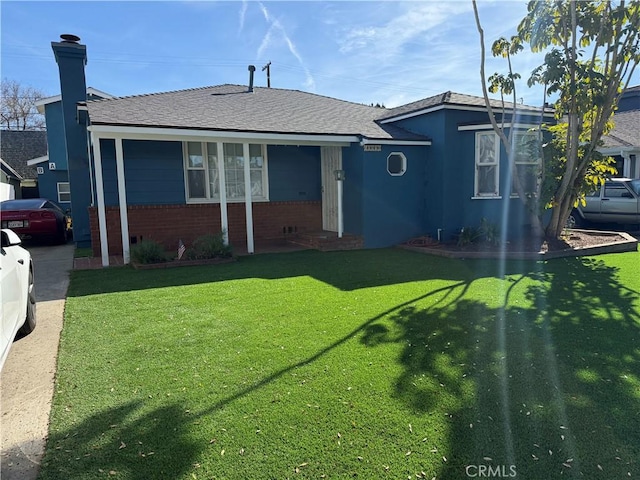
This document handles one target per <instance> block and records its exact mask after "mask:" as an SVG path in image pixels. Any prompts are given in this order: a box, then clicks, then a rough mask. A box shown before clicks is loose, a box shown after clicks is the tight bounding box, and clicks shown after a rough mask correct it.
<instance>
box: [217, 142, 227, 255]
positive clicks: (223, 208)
mask: <svg viewBox="0 0 640 480" xmlns="http://www.w3.org/2000/svg"><path fill="white" fill-rule="evenodd" d="M216 148H217V149H218V154H217V156H216V158H217V159H218V179H219V180H220V225H221V226H222V239H223V240H224V244H225V245H229V219H228V216H227V180H226V177H225V175H224V144H223V143H222V142H218V143H217V145H216Z"/></svg>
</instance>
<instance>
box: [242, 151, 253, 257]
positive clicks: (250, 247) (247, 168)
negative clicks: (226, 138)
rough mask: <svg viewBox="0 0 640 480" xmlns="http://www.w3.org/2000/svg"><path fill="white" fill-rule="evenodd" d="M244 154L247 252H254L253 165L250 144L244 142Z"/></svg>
mask: <svg viewBox="0 0 640 480" xmlns="http://www.w3.org/2000/svg"><path fill="white" fill-rule="evenodd" d="M242 155H243V157H244V205H245V215H246V219H247V252H248V253H253V252H254V246H253V208H252V203H251V165H250V164H249V161H250V157H249V144H248V143H243V144H242Z"/></svg>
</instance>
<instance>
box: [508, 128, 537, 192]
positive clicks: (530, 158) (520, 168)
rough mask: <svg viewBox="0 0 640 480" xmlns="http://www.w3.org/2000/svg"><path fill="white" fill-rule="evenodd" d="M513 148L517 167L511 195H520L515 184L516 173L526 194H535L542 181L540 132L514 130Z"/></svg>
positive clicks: (512, 180) (512, 179)
mask: <svg viewBox="0 0 640 480" xmlns="http://www.w3.org/2000/svg"><path fill="white" fill-rule="evenodd" d="M512 148H513V155H514V162H515V166H516V168H515V171H514V172H513V175H512V178H511V195H518V192H517V190H516V186H515V176H516V175H517V176H518V179H519V180H520V186H521V187H522V189H523V190H524V192H525V195H527V196H531V195H534V194H535V193H536V192H537V189H538V185H539V182H540V173H541V172H540V166H541V164H542V142H541V137H540V132H514V134H513V144H512Z"/></svg>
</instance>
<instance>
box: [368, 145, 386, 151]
mask: <svg viewBox="0 0 640 480" xmlns="http://www.w3.org/2000/svg"><path fill="white" fill-rule="evenodd" d="M364 151H365V152H380V151H382V145H365V146H364Z"/></svg>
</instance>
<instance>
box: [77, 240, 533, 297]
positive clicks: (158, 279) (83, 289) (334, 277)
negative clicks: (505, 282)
mask: <svg viewBox="0 0 640 480" xmlns="http://www.w3.org/2000/svg"><path fill="white" fill-rule="evenodd" d="M498 265H499V264H498V262H497V261H496V260H492V259H489V260H461V259H449V258H444V257H439V256H433V255H425V254H422V253H416V252H409V251H406V250H401V249H394V248H389V249H374V250H354V251H338V252H318V251H312V250H306V251H301V252H293V253H274V254H261V255H255V256H246V257H241V258H239V259H238V261H237V262H233V263H227V264H221V265H209V266H190V267H181V268H168V269H158V270H134V269H132V268H130V267H114V268H109V269H104V270H75V271H73V272H72V273H71V284H70V287H69V290H68V293H67V296H69V297H78V296H85V295H95V294H103V293H114V292H128V291H134V290H146V289H152V288H165V287H174V286H186V285H196V284H202V283H212V282H224V281H229V280H242V279H249V278H250V279H254V278H260V279H266V280H277V279H284V278H294V277H304V276H308V277H312V278H315V279H317V280H319V281H321V282H324V283H326V284H328V285H332V286H334V287H335V288H337V289H339V290H342V291H353V290H357V289H360V288H368V287H377V286H384V285H397V284H401V283H408V282H415V281H422V280H433V279H438V280H451V281H456V282H459V281H465V282H469V283H470V282H472V281H473V280H474V279H476V278H482V277H489V276H499V275H502V274H504V273H507V274H509V273H517V272H520V271H522V270H523V269H524V270H525V271H534V270H535V269H536V261H531V260H527V261H509V262H507V263H506V268H507V271H506V272H500V271H499V266H498Z"/></svg>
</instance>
